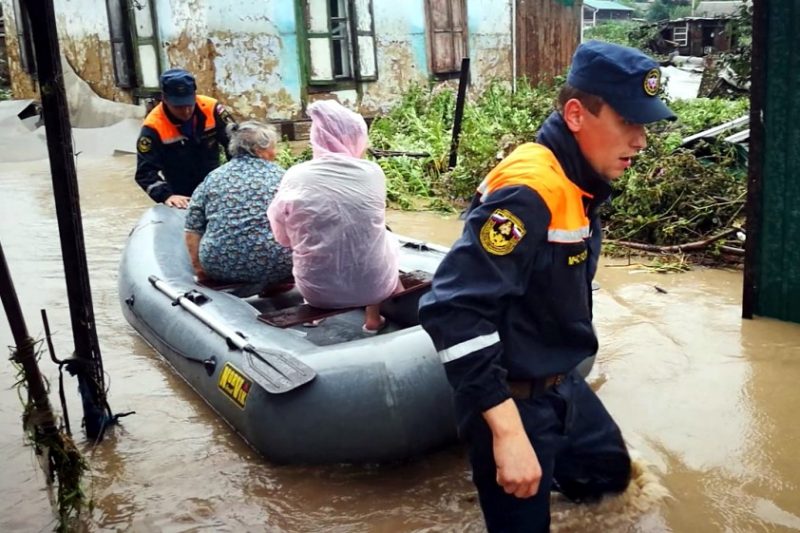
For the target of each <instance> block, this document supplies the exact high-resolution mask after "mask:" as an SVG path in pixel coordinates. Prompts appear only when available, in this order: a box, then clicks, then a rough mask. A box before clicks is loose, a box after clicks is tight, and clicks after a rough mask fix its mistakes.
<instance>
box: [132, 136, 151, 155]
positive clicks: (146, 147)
mask: <svg viewBox="0 0 800 533" xmlns="http://www.w3.org/2000/svg"><path fill="white" fill-rule="evenodd" d="M152 147H153V140H152V139H151V138H150V137H139V141H138V142H137V143H136V149H137V150H138V151H139V153H140V154H146V153H147V152H149V151H150V149H151V148H152Z"/></svg>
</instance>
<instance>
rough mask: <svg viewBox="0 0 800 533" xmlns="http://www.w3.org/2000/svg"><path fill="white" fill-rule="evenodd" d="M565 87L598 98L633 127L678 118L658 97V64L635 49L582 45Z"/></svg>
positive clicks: (574, 57) (617, 46)
mask: <svg viewBox="0 0 800 533" xmlns="http://www.w3.org/2000/svg"><path fill="white" fill-rule="evenodd" d="M567 83H568V84H569V85H571V86H572V87H575V88H576V89H580V90H581V91H583V92H586V93H589V94H593V95H595V96H599V97H601V98H602V99H603V100H605V102H606V103H607V104H608V105H610V106H611V108H612V109H613V110H614V111H616V112H617V113H619V114H620V115H622V117H623V118H624V119H625V120H627V121H629V122H633V123H634V124H649V123H650V122H656V121H658V120H675V119H676V118H677V117H675V114H674V113H673V112H672V111H670V109H669V108H668V107H667V105H666V104H665V103H664V102H663V101H662V100H661V98H660V97H659V96H658V93H659V92H660V91H661V69H660V68H659V67H658V63H656V62H655V61H653V60H652V59H651V58H649V57H648V56H646V55H645V54H643V53H642V52H640V51H639V50H636V49H635V48H628V47H627V46H620V45H618V44H611V43H604V42H600V41H587V42H585V43H583V44H581V45H580V46H578V49H577V50H575V55H574V56H572V66H571V67H570V69H569V74H568V75H567Z"/></svg>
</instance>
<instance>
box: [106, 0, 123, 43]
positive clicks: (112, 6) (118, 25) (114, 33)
mask: <svg viewBox="0 0 800 533" xmlns="http://www.w3.org/2000/svg"><path fill="white" fill-rule="evenodd" d="M122 9H123V6H122V2H121V0H107V1H106V12H107V13H108V25H109V31H110V32H111V38H112V39H120V38H122V36H123V34H124V32H125V26H124V25H123V18H122Z"/></svg>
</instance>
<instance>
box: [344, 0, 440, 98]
mask: <svg viewBox="0 0 800 533" xmlns="http://www.w3.org/2000/svg"><path fill="white" fill-rule="evenodd" d="M373 13H374V14H375V40H376V48H377V60H378V80H377V81H374V82H368V83H364V84H362V93H363V95H362V100H361V105H360V110H361V112H362V113H365V114H373V113H376V112H380V111H383V110H386V109H388V108H389V107H391V105H392V104H393V103H394V102H396V101H397V97H398V95H399V93H400V92H402V91H403V90H405V89H406V88H408V87H409V86H410V85H413V84H415V83H424V82H425V81H426V80H427V78H428V56H427V52H426V49H425V8H424V5H423V0H406V1H403V2H398V1H397V0H373Z"/></svg>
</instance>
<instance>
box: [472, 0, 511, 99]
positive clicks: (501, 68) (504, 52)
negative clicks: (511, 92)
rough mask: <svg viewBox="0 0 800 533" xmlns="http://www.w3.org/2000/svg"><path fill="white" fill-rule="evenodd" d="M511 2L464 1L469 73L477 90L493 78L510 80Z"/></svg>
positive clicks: (502, 0)
mask: <svg viewBox="0 0 800 533" xmlns="http://www.w3.org/2000/svg"><path fill="white" fill-rule="evenodd" d="M512 1H514V0H495V1H493V2H484V1H483V0H469V1H468V2H467V17H468V24H469V54H470V58H471V61H470V72H471V74H472V76H471V78H472V85H473V88H474V89H476V90H478V91H480V90H481V88H482V87H483V86H484V85H485V84H486V83H487V82H489V81H491V80H492V79H493V78H501V79H505V80H509V82H510V80H511V58H512V55H511V54H512V48H511V2H512Z"/></svg>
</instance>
